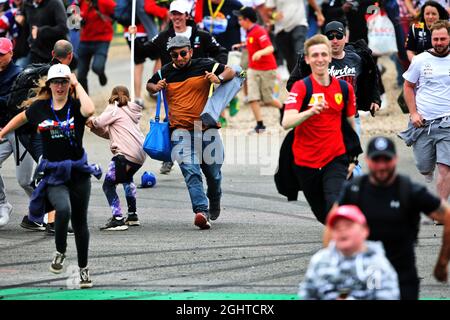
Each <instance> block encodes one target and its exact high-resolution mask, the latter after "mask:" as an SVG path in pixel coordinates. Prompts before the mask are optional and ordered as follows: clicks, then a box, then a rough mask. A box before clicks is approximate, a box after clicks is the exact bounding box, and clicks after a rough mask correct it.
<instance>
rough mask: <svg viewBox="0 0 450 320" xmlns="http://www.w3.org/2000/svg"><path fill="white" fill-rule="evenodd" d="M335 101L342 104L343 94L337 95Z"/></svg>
mask: <svg viewBox="0 0 450 320" xmlns="http://www.w3.org/2000/svg"><path fill="white" fill-rule="evenodd" d="M334 101H336V103H337V104H341V102H342V93H336V94H335V95H334Z"/></svg>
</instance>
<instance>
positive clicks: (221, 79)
mask: <svg viewBox="0 0 450 320" xmlns="http://www.w3.org/2000/svg"><path fill="white" fill-rule="evenodd" d="M217 78H219V81H220V83H224V82H225V79H224V78H223V76H222V75H221V74H219V75H218V76H217Z"/></svg>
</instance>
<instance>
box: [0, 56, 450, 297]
mask: <svg viewBox="0 0 450 320" xmlns="http://www.w3.org/2000/svg"><path fill="white" fill-rule="evenodd" d="M128 65H129V64H128ZM127 72H129V67H127V60H126V58H125V57H122V56H120V55H119V56H117V57H114V56H113V57H111V55H110V59H109V60H108V64H107V74H108V78H109V84H108V86H107V87H100V86H99V85H98V80H97V78H96V77H95V76H93V75H92V74H91V73H90V76H89V77H90V78H89V80H90V83H91V94H92V96H93V98H95V100H96V102H97V101H99V100H100V101H101V99H103V97H107V96H108V94H109V92H110V90H111V88H112V86H113V85H115V84H119V83H124V82H125V83H126V82H127V81H128V78H127V77H128V76H127ZM146 74H151V66H150V65H147V66H146ZM99 97H100V98H99ZM104 101H106V99H105V100H104ZM102 108H103V106H101V105H100V104H98V110H99V111H101V109H102ZM146 110H147V111H148V110H150V111H148V115H147V116H149V115H150V112H151V110H153V109H151V108H147V109H146ZM147 111H146V112H147ZM240 113H241V114H245V113H247V114H249V115H250V111H249V109H248V107H245V106H242V107H241V111H240ZM375 119H376V118H375ZM374 121H376V120H374ZM405 126H406V123H405ZM142 127H143V130H144V133H146V132H147V131H148V124H147V123H146V122H145V121H144V122H143V123H142ZM283 134H284V133H283V132H282V131H281V130H279V129H278V128H275V129H273V130H272V131H271V130H269V132H268V133H266V134H264V135H261V136H259V137H257V136H254V135H249V134H247V132H246V131H245V130H239V129H236V130H235V129H222V135H223V138H224V141H225V153H226V160H225V163H224V165H223V168H222V173H223V180H222V189H223V198H222V214H221V216H220V217H219V219H218V220H217V221H213V222H212V228H211V229H210V230H199V229H198V228H196V227H195V226H194V225H193V219H194V215H193V214H192V209H191V204H190V200H189V195H188V192H187V189H186V186H185V183H184V180H183V177H182V175H181V171H180V170H179V168H178V167H177V165H175V167H174V170H173V171H172V172H171V173H170V174H169V175H160V174H159V168H160V163H159V162H157V161H154V160H151V159H150V158H147V161H146V163H145V164H144V166H143V167H142V168H141V170H140V171H139V172H138V173H137V174H136V176H135V178H136V179H135V181H136V182H137V183H139V182H140V177H141V174H142V173H143V172H144V171H152V172H154V173H155V174H156V176H157V184H156V186H155V187H153V188H146V189H138V192H137V199H138V214H139V219H140V221H141V226H139V227H132V228H129V229H128V230H127V231H122V232H113V231H109V232H106V231H100V230H99V228H100V227H101V226H102V225H104V224H105V223H106V220H107V219H108V218H109V217H110V209H109V208H108V205H107V202H106V198H105V196H104V194H103V191H102V189H101V185H102V180H100V181H98V180H96V179H95V178H92V193H91V198H90V206H89V230H90V251H89V267H90V271H91V276H92V280H93V282H94V289H95V290H96V291H95V292H97V293H98V295H97V296H96V295H95V294H94V292H93V293H92V294H91V295H89V294H88V293H86V294H84V293H80V291H78V290H71V289H73V288H74V287H75V286H74V284H73V279H74V274H73V272H74V271H76V266H77V262H76V261H77V260H76V250H75V243H74V238H73V237H69V238H68V248H67V259H66V267H67V270H68V271H67V272H66V273H64V274H61V275H54V274H52V273H50V272H49V269H48V268H49V266H50V262H51V259H52V256H53V253H54V251H55V245H54V239H53V237H52V236H49V235H45V234H44V233H43V232H32V231H27V230H25V229H23V228H21V227H20V226H19V224H20V222H21V220H22V217H23V216H24V215H25V214H26V213H27V206H28V199H27V197H26V195H25V193H24V192H23V190H21V189H20V187H19V186H18V184H17V182H16V180H15V169H14V161H13V159H12V158H10V159H8V160H7V161H6V162H5V163H4V164H3V167H2V168H1V174H2V177H3V179H4V181H5V185H6V187H7V196H8V201H9V202H10V203H11V204H12V205H13V206H14V209H13V214H12V216H11V220H10V222H9V224H8V225H6V226H5V227H4V228H2V229H0V296H3V299H27V298H29V299H45V298H48V299H52V298H58V297H59V298H60V299H83V298H85V299H86V298H87V297H89V298H90V299H91V298H92V299H95V297H97V298H98V299H108V298H111V299H117V298H120V299H124V298H127V297H128V298H130V299H133V297H134V298H136V299H137V298H138V297H139V298H148V299H152V298H158V297H159V298H162V299H164V298H170V297H172V298H173V297H174V296H173V295H175V297H176V296H177V295H178V297H181V298H182V299H189V298H191V299H196V298H199V297H200V298H203V299H205V298H206V299H214V297H215V298H216V299H226V298H227V297H231V298H236V297H238V296H236V294H238V295H241V296H239V297H244V298H245V297H247V299H258V297H260V298H263V299H268V297H270V296H272V297H273V298H274V299H295V295H296V293H297V289H298V284H299V282H300V281H301V280H302V279H303V276H304V274H305V271H306V268H307V266H308V263H309V260H310V258H311V256H312V255H313V254H314V253H315V252H317V250H319V249H320V248H321V247H322V246H321V239H322V232H323V230H322V226H321V225H320V224H319V223H318V222H317V221H316V220H315V218H314V216H313V214H312V213H311V211H310V209H309V206H308V205H307V203H306V201H305V199H304V197H303V195H302V194H300V196H299V201H297V202H287V201H286V199H285V198H283V197H282V196H280V195H279V194H278V193H277V191H276V189H275V184H274V181H273V172H274V170H275V168H276V160H277V155H278V148H279V144H280V143H281V141H282V138H283ZM368 138H369V136H368V135H364V137H363V143H364V144H365V143H366V142H367V139H368ZM395 139H396V142H397V147H398V153H399V157H400V163H399V166H398V167H399V171H400V172H402V173H404V174H408V175H410V176H411V178H412V179H413V180H415V181H417V182H420V183H423V181H424V180H423V179H422V178H421V177H420V176H419V175H418V173H417V170H416V169H415V166H414V161H413V156H412V150H411V149H410V148H407V147H406V146H404V144H403V143H402V142H401V141H400V140H398V139H397V138H395ZM84 146H85V148H86V150H87V153H88V155H89V160H90V162H95V163H99V164H101V166H102V167H103V168H106V167H107V164H108V162H109V160H110V158H111V153H110V151H109V145H108V141H107V140H104V139H101V138H99V137H97V136H95V135H93V134H92V133H90V132H89V131H88V130H87V131H86V134H85V139H84ZM429 187H430V189H431V190H434V186H433V185H429ZM118 190H119V194H120V195H121V199H122V205H123V207H124V204H125V201H124V197H123V191H122V190H121V188H118ZM441 236H442V227H441V226H434V225H423V226H422V227H421V231H420V238H419V245H418V246H417V248H416V252H417V266H418V269H419V275H420V277H421V278H422V280H421V293H420V296H421V298H422V299H429V298H431V299H446V298H450V287H449V285H448V284H440V283H438V282H436V281H435V280H434V278H433V276H432V271H433V268H434V263H435V261H436V259H437V255H438V252H439V248H440V243H441ZM94 289H92V290H94ZM55 291H57V292H58V293H59V294H63V296H54V295H53V296H52V294H54V292H55ZM180 295H181V296H180Z"/></svg>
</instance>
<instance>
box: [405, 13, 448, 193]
mask: <svg viewBox="0 0 450 320" xmlns="http://www.w3.org/2000/svg"><path fill="white" fill-rule="evenodd" d="M431 43H432V46H433V49H430V50H428V51H425V52H423V53H421V54H419V55H417V56H415V57H414V58H413V60H412V62H411V65H410V67H409V69H408V70H407V71H406V72H405V73H404V74H403V78H405V84H404V86H403V90H404V96H405V101H406V103H407V105H408V109H409V112H410V123H409V125H408V129H407V130H406V131H403V132H401V133H400V134H399V136H400V137H401V138H402V139H403V140H405V142H406V144H407V145H412V146H413V150H414V157H415V160H416V166H417V169H418V170H419V172H420V173H421V174H422V175H424V176H425V178H426V180H427V181H428V182H431V181H432V180H433V176H434V169H435V167H436V164H437V169H438V170H437V171H438V172H437V179H436V180H437V181H436V188H437V192H438V195H439V196H440V197H441V198H443V199H444V200H447V199H448V197H449V195H450V109H449V106H450V54H449V43H450V23H449V22H448V21H445V20H439V21H437V22H435V23H434V24H433V25H432V26H431Z"/></svg>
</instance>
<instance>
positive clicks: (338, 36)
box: [327, 33, 344, 41]
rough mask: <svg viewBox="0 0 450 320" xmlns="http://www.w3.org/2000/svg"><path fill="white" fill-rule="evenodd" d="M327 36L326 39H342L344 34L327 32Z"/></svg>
mask: <svg viewBox="0 0 450 320" xmlns="http://www.w3.org/2000/svg"><path fill="white" fill-rule="evenodd" d="M327 38H328V40H330V41H331V40H333V39H334V38H336V39H338V40H342V39H344V35H343V34H342V33H329V34H327Z"/></svg>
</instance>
